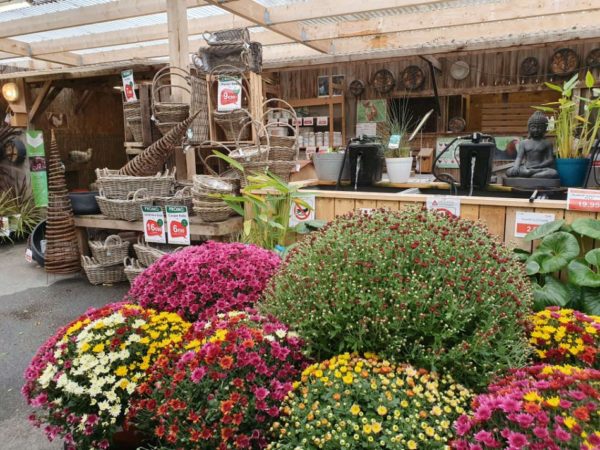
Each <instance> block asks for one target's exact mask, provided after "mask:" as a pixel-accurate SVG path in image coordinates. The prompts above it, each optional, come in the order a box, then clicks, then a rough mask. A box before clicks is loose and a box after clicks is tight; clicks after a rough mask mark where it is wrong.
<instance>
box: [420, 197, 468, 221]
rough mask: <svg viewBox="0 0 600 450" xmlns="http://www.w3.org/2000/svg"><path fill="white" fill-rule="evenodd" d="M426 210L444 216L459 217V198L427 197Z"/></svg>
mask: <svg viewBox="0 0 600 450" xmlns="http://www.w3.org/2000/svg"><path fill="white" fill-rule="evenodd" d="M426 206H427V209H428V210H430V211H438V212H441V213H444V214H448V215H452V216H456V217H460V198H458V197H447V196H445V195H432V196H430V197H427V201H426Z"/></svg>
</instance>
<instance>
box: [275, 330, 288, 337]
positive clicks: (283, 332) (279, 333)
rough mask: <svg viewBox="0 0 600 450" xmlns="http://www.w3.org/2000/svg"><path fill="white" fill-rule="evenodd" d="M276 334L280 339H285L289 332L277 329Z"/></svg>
mask: <svg viewBox="0 0 600 450" xmlns="http://www.w3.org/2000/svg"><path fill="white" fill-rule="evenodd" d="M275 334H276V335H277V337H278V338H279V339H283V338H284V337H285V335H286V334H287V333H286V332H285V330H275Z"/></svg>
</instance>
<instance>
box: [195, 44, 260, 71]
mask: <svg viewBox="0 0 600 450" xmlns="http://www.w3.org/2000/svg"><path fill="white" fill-rule="evenodd" d="M248 48H249V46H248V44H244V43H228V44H221V45H213V46H210V47H204V48H200V49H199V50H198V53H196V54H195V55H194V56H193V57H192V60H193V62H194V65H195V66H196V68H198V69H199V70H201V71H203V72H211V71H212V70H213V69H214V68H215V67H217V66H221V65H227V66H231V67H235V69H237V70H239V71H242V72H247V71H248V70H249V67H248V57H247V56H246V53H247V52H248Z"/></svg>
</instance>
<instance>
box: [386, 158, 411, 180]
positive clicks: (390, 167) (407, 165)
mask: <svg viewBox="0 0 600 450" xmlns="http://www.w3.org/2000/svg"><path fill="white" fill-rule="evenodd" d="M412 163H413V159H412V157H408V158H385V166H386V168H387V174H388V178H389V179H390V182H391V183H405V182H407V181H408V179H409V178H410V171H411V169H412Z"/></svg>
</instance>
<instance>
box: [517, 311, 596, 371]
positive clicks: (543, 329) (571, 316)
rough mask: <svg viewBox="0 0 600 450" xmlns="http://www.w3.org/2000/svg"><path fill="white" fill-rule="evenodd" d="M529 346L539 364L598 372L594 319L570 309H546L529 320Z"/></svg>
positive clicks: (594, 317)
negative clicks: (565, 365) (560, 365)
mask: <svg viewBox="0 0 600 450" xmlns="http://www.w3.org/2000/svg"><path fill="white" fill-rule="evenodd" d="M529 342H530V343H531V344H532V345H533V346H534V347H535V349H536V350H535V353H536V356H537V358H538V359H539V360H540V361H541V362H545V363H550V364H563V363H567V364H574V365H584V366H590V367H594V368H596V369H600V357H599V356H598V352H599V351H600V350H599V349H600V317H598V316H588V315H586V314H584V313H582V312H579V311H573V310H572V309H560V308H559V307H550V308H547V309H545V310H543V311H540V312H538V313H536V314H535V315H534V316H533V317H532V318H531V333H530V339H529Z"/></svg>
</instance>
